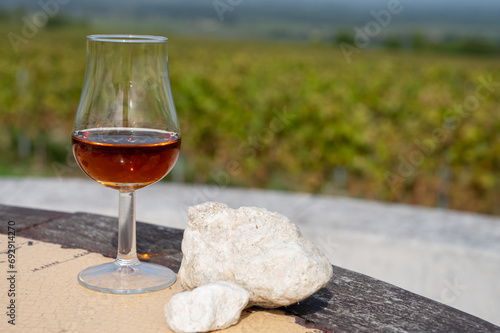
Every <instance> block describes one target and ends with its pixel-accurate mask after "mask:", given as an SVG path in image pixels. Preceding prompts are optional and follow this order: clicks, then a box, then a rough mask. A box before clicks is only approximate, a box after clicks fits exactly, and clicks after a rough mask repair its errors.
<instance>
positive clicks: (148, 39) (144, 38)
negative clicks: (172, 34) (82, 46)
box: [87, 35, 168, 43]
mask: <svg viewBox="0 0 500 333" xmlns="http://www.w3.org/2000/svg"><path fill="white" fill-rule="evenodd" d="M87 39H88V40H91V41H94V42H111V43H165V42H167V40H168V38H167V37H163V36H151V35H89V36H87Z"/></svg>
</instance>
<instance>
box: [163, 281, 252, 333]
mask: <svg viewBox="0 0 500 333" xmlns="http://www.w3.org/2000/svg"><path fill="white" fill-rule="evenodd" d="M248 298H249V294H248V292H247V291H246V290H245V289H243V288H241V287H239V286H238V285H236V284H234V283H230V282H224V281H219V282H214V283H210V284H206V285H204V286H202V287H199V288H196V289H194V290H193V291H184V292H182V293H179V294H176V295H174V296H172V298H171V299H170V301H169V302H168V303H167V305H165V317H166V318H167V326H168V328H170V329H171V330H172V331H174V332H177V333H181V332H208V331H213V330H219V329H223V328H227V327H229V326H231V325H234V324H236V323H237V322H238V320H239V319H240V314H241V311H242V310H243V309H244V308H245V306H246V305H247V303H248Z"/></svg>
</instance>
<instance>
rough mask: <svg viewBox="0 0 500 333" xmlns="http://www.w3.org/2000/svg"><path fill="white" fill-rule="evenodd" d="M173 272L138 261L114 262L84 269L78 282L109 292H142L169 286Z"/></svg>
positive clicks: (90, 287)
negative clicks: (127, 262)
mask: <svg viewBox="0 0 500 333" xmlns="http://www.w3.org/2000/svg"><path fill="white" fill-rule="evenodd" d="M175 280H176V276H175V273H174V272H173V271H172V270H171V269H169V268H166V267H163V266H160V265H155V264H150V263H141V262H138V263H137V264H135V265H130V266H120V265H117V264H116V262H113V263H109V264H102V265H98V266H93V267H89V268H87V269H84V270H83V271H81V272H80V274H78V282H80V284H81V285H82V286H84V287H86V288H88V289H92V290H95V291H100V292H103V293H111V294H142V293H148V292H152V291H156V290H161V289H164V288H167V287H170V286H171V285H172V284H174V283H175Z"/></svg>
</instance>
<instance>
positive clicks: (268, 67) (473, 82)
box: [0, 27, 500, 213]
mask: <svg viewBox="0 0 500 333" xmlns="http://www.w3.org/2000/svg"><path fill="white" fill-rule="evenodd" d="M8 31H14V32H17V33H19V31H20V28H19V27H17V28H16V27H10V28H5V29H4V30H3V31H0V32H1V35H4V36H5V35H6V34H7V32H8ZM88 33H89V32H88V31H84V30H83V29H81V28H78V29H75V28H68V29H65V30H64V31H59V30H55V29H54V30H47V29H46V30H41V31H40V32H39V33H38V34H37V35H36V36H35V37H34V38H32V39H30V40H29V42H28V43H27V44H25V45H22V46H21V50H20V52H19V53H18V54H16V53H14V52H13V51H12V49H10V48H9V47H5V48H2V49H0V78H1V80H0V148H1V151H2V155H3V156H2V159H1V160H0V172H1V173H3V174H10V175H12V174H16V175H19V174H25V175H28V174H37V173H38V174H44V175H52V176H56V175H63V176H64V175H80V174H81V173H80V171H79V169H78V168H77V167H75V166H74V164H73V162H72V160H71V150H70V147H69V136H70V132H71V127H72V121H73V117H74V114H75V112H76V109H77V107H78V102H79V98H80V93H81V88H82V85H83V78H84V71H85V60H86V59H85V57H86V52H85V47H86V44H85V35H86V34H88ZM169 37H171V36H169ZM169 62H170V78H171V82H172V91H173V95H174V101H175V103H176V108H177V113H178V116H179V120H180V123H181V128H182V135H183V156H184V160H185V166H184V174H185V178H186V181H188V182H203V183H215V184H219V185H237V186H248V187H263V188H275V189H281V190H293V191H307V192H313V193H322V194H338V193H343V194H349V195H351V196H355V197H361V198H370V199H378V200H392V201H400V202H408V203H415V204H423V205H431V206H432V205H436V204H437V202H438V200H439V194H440V193H441V194H443V193H444V194H445V195H448V196H449V198H450V200H449V201H450V205H451V207H452V208H457V209H464V210H472V211H480V212H487V213H499V212H498V210H497V209H498V208H497V207H499V206H500V205H499V204H498V198H499V185H500V184H499V177H498V170H499V169H500V136H499V135H498V133H499V131H500V113H498V112H497V111H498V107H499V105H500V104H499V103H500V86H499V85H496V83H495V84H493V85H490V86H489V88H490V89H491V91H490V90H485V89H483V90H482V92H483V95H482V97H481V99H480V100H479V103H478V105H477V107H475V108H474V109H473V110H472V111H471V110H469V111H467V110H465V111H457V110H459V109H453V108H454V106H455V105H458V106H460V105H461V106H464V105H465V106H466V105H468V104H467V103H468V102H470V101H472V99H473V97H474V96H475V94H476V91H477V89H478V87H482V86H483V83H482V82H483V81H482V80H485V79H487V78H489V77H491V75H492V73H493V76H492V80H493V81H495V82H500V77H499V76H496V75H495V73H500V63H498V61H496V59H494V58H491V59H489V58H484V57H481V58H474V57H460V56H456V55H453V56H451V55H435V54H418V55H412V54H408V53H404V52H398V53H390V52H385V51H384V52H382V51H377V52H374V51H370V50H362V51H361V52H360V53H359V54H356V55H354V56H353V61H352V63H351V64H347V62H346V61H345V59H344V56H343V54H342V52H341V51H340V50H339V49H338V48H332V47H331V46H318V45H316V46H306V45H304V44H279V43H273V44H271V43H250V42H246V43H243V42H223V41H209V40H195V39H193V40H190V39H178V38H176V37H175V36H174V37H171V38H170V39H169ZM454 110H455V111H454ZM23 142H30V144H28V146H29V147H28V148H26V145H25V144H23ZM37 142H44V144H40V143H38V144H37ZM23 145H24V146H23ZM22 147H24V148H22ZM23 151H24V152H25V151H28V154H25V153H22V152H23ZM9 166H10V167H9ZM21 166H22V167H21ZM443 170H445V171H446V172H443ZM443 174H451V179H450V183H449V184H448V181H447V177H443V176H442V175H443ZM336 175H337V176H336ZM338 175H341V177H340V178H342V179H340V180H339V176H338ZM344 178H345V179H344Z"/></svg>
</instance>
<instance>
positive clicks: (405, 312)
mask: <svg viewBox="0 0 500 333" xmlns="http://www.w3.org/2000/svg"><path fill="white" fill-rule="evenodd" d="M0 217H1V219H2V222H3V223H2V225H6V223H7V222H8V221H10V220H12V221H15V226H16V233H17V236H21V237H27V238H32V239H36V240H41V241H45V242H51V243H55V244H61V245H62V246H63V247H67V248H82V249H85V250H88V251H92V252H97V253H101V254H103V255H104V256H108V257H111V258H113V257H114V256H115V255H116V246H117V219H116V218H111V217H106V216H101V215H94V214H87V213H62V212H57V211H45V210H38V209H28V208H21V207H13V206H6V205H0ZM0 233H4V234H5V233H7V228H6V227H3V228H2V229H1V230H0ZM182 235H183V230H180V229H173V228H167V227H160V226H156V225H151V224H147V223H141V222H138V223H137V251H138V253H139V255H140V256H141V259H142V260H143V261H150V262H153V263H157V264H161V265H165V266H167V267H170V268H171V269H173V270H174V271H176V272H177V271H178V269H179V267H180V263H181V260H182V253H181V241H182ZM145 254H147V256H145ZM333 270H334V273H333V278H332V279H331V280H330V282H329V283H328V285H327V286H326V287H324V288H323V289H321V290H320V291H318V292H317V293H315V294H314V295H312V296H311V297H309V298H307V299H306V300H304V301H302V302H300V303H298V304H293V305H291V306H288V307H284V308H281V310H283V311H285V313H287V314H290V315H293V316H295V318H296V322H298V323H300V324H301V325H303V326H305V327H309V328H311V329H318V330H321V331H323V332H478V333H479V332H499V333H500V327H498V326H495V325H493V324H491V323H489V322H487V321H484V320H482V319H480V318H477V317H475V316H472V315H469V314H467V313H465V312H462V311H459V310H456V309H454V308H451V307H449V306H447V305H444V304H441V303H438V302H435V301H433V300H430V299H428V298H425V297H422V296H419V295H416V294H414V293H411V292H409V291H407V290H404V289H401V288H398V287H396V286H393V285H390V284H388V283H385V282H382V281H379V280H377V279H374V278H371V277H369V276H366V275H363V274H359V273H356V272H353V271H350V270H347V269H343V268H341V267H336V266H333Z"/></svg>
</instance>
